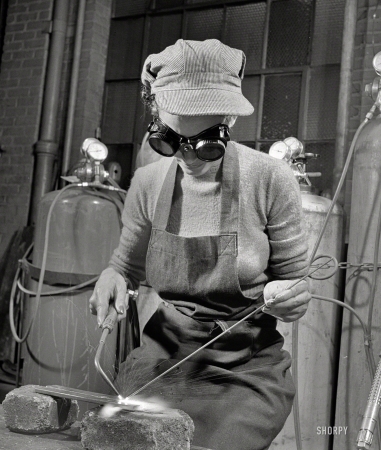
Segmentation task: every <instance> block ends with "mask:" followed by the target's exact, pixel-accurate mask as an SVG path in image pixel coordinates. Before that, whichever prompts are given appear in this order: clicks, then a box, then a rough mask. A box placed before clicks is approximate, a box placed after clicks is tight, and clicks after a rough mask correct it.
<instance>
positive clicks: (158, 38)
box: [147, 14, 181, 56]
mask: <svg viewBox="0 0 381 450" xmlns="http://www.w3.org/2000/svg"><path fill="white" fill-rule="evenodd" d="M150 21H151V22H150V35H149V42H148V55H150V54H152V53H159V52H161V51H162V50H164V49H165V48H166V47H168V45H172V44H174V43H175V42H176V41H177V39H180V38H181V14H171V15H163V16H153V17H151V19H150ZM148 55H147V56H148Z"/></svg>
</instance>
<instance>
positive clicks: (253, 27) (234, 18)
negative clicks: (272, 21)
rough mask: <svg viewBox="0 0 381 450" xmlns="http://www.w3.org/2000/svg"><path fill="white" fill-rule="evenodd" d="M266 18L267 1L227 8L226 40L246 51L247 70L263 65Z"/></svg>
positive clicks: (228, 43)
mask: <svg viewBox="0 0 381 450" xmlns="http://www.w3.org/2000/svg"><path fill="white" fill-rule="evenodd" d="M265 19H266V4H265V3H253V4H249V5H241V6H233V7H229V8H227V13H226V27H225V33H224V42H225V43H226V44H227V45H229V46H230V47H234V48H239V49H240V50H243V51H244V53H245V55H246V71H248V70H256V69H259V68H260V67H261V60H262V46H263V33H264V27H265Z"/></svg>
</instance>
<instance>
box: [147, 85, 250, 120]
mask: <svg viewBox="0 0 381 450" xmlns="http://www.w3.org/2000/svg"><path fill="white" fill-rule="evenodd" d="M155 100H156V103H157V105H158V107H159V108H161V109H163V110H164V111H167V112H169V113H170V114H175V115H179V116H215V115H216V116H220V115H221V116H250V114H253V112H254V107H253V105H252V104H251V103H250V102H249V101H248V100H247V99H246V98H245V97H244V96H243V95H242V94H241V93H238V92H232V91H226V90H219V89H184V90H168V91H159V92H156V94H155Z"/></svg>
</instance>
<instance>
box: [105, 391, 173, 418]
mask: <svg viewBox="0 0 381 450" xmlns="http://www.w3.org/2000/svg"><path fill="white" fill-rule="evenodd" d="M166 409H168V405H167V403H166V402H165V401H163V400H162V399H159V398H156V397H149V398H145V399H142V398H140V397H137V396H134V397H133V398H130V397H125V398H123V397H121V396H119V398H118V402H117V403H108V404H106V405H104V406H103V408H102V409H101V410H100V411H99V416H100V417H103V418H105V419H107V418H109V417H112V416H114V415H115V414H117V413H118V412H120V411H123V410H127V411H137V412H146V413H161V412H163V411H164V410H166Z"/></svg>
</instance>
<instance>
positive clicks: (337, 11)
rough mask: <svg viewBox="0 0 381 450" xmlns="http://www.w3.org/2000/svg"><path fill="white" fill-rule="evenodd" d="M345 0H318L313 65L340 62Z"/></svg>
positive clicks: (313, 42)
mask: <svg viewBox="0 0 381 450" xmlns="http://www.w3.org/2000/svg"><path fill="white" fill-rule="evenodd" d="M344 7H345V0H316V13H315V25H314V36H313V40H312V65H313V66H320V65H323V64H330V63H333V64H335V63H340V61H341V43H342V40H343V36H342V35H343V26H344Z"/></svg>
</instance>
